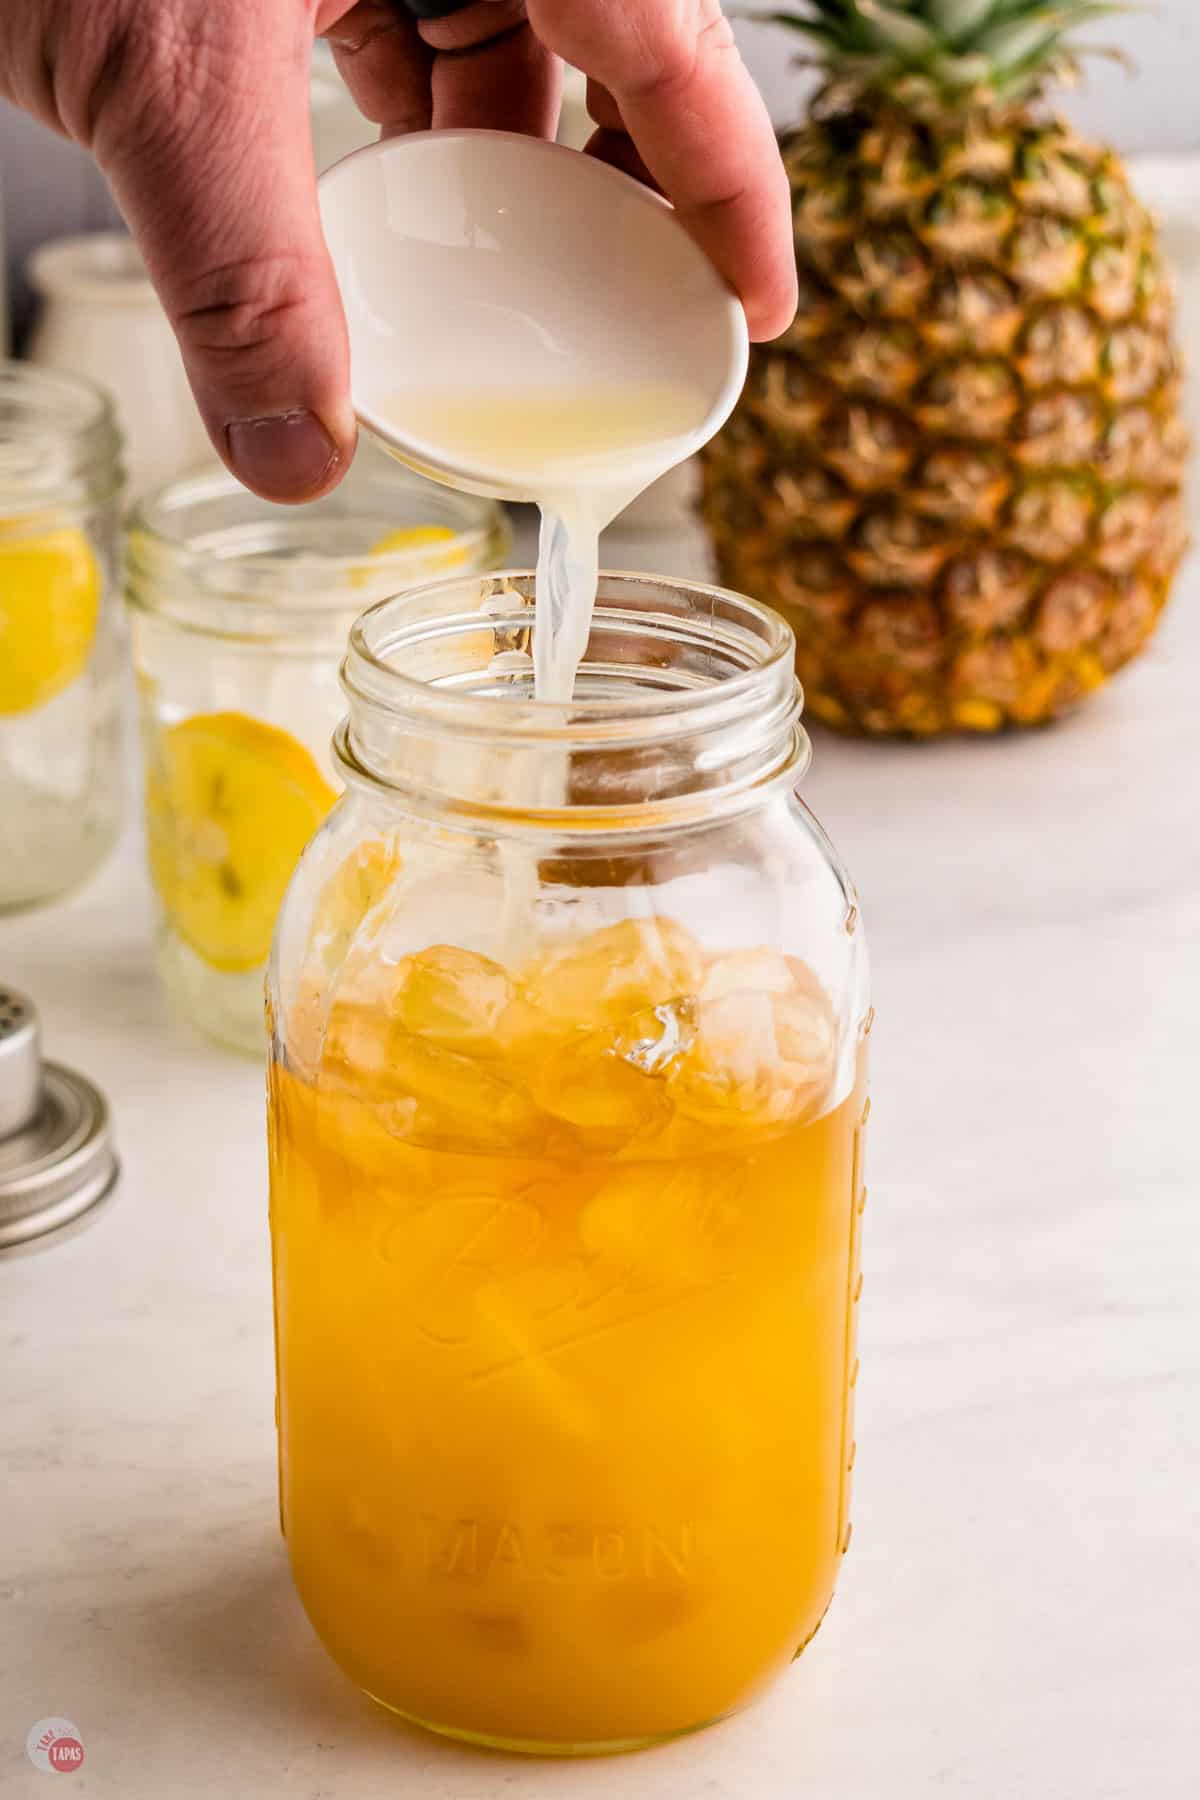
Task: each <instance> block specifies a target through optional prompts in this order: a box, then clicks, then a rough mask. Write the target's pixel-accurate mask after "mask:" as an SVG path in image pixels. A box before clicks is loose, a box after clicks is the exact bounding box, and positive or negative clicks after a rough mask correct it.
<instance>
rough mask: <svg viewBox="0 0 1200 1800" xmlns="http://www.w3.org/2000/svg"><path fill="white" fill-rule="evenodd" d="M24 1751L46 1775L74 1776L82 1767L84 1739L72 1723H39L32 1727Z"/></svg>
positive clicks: (63, 1720)
mask: <svg viewBox="0 0 1200 1800" xmlns="http://www.w3.org/2000/svg"><path fill="white" fill-rule="evenodd" d="M25 1750H26V1754H27V1755H28V1757H29V1760H30V1762H31V1763H32V1764H33V1766H34V1768H35V1769H41V1770H42V1772H43V1773H44V1774H47V1775H72V1774H74V1772H75V1770H76V1769H82V1767H83V1739H82V1737H81V1736H80V1734H79V1727H78V1726H77V1725H72V1723H71V1721H70V1719H39V1720H38V1721H37V1724H36V1725H31V1726H30V1727H29V1735H28V1737H27V1738H26V1739H25Z"/></svg>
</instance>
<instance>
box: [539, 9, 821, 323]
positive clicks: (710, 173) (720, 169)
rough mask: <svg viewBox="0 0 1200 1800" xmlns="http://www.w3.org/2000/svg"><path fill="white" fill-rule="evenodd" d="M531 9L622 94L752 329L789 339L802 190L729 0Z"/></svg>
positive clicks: (659, 177) (542, 27) (578, 61)
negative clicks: (784, 156) (794, 198)
mask: <svg viewBox="0 0 1200 1800" xmlns="http://www.w3.org/2000/svg"><path fill="white" fill-rule="evenodd" d="M528 9H529V17H530V20H531V22H532V24H533V26H534V29H535V30H536V31H537V32H538V34H539V36H541V37H542V38H543V39H544V41H545V42H546V43H548V44H549V45H550V46H551V48H552V49H554V50H557V51H558V53H559V55H560V56H563V57H565V58H566V59H567V61H568V62H572V63H574V64H575V65H576V66H577V67H578V68H581V69H582V70H583V71H584V73H585V74H587V75H588V76H590V77H591V78H592V80H593V81H595V82H597V83H598V84H599V85H600V86H602V87H604V88H607V90H608V92H609V93H610V94H611V95H612V98H613V100H614V101H615V103H616V106H617V108H618V110H619V113H620V117H621V122H622V124H623V126H624V129H625V130H626V131H627V132H628V134H629V136H630V137H631V138H632V140H633V143H634V145H635V147H636V149H637V151H638V154H639V155H640V157H641V159H642V161H643V163H644V164H645V166H646V168H647V170H648V171H649V173H650V175H651V176H652V177H653V178H654V180H655V181H656V182H657V183H658V185H659V186H660V187H661V188H662V190H663V192H664V193H665V194H666V196H667V198H668V199H669V200H670V201H672V203H673V204H674V206H675V208H676V211H677V212H678V213H679V215H680V218H681V219H682V220H683V222H684V224H685V225H686V226H687V228H688V230H689V231H690V232H691V233H692V236H693V237H694V238H695V239H696V240H697V242H698V243H700V244H701V245H702V246H703V248H704V249H705V250H706V251H707V252H708V255H709V256H710V257H711V258H712V260H713V262H714V263H715V264H716V265H717V267H718V269H720V271H721V273H722V274H723V275H724V276H725V278H726V280H727V281H728V282H729V283H730V285H731V286H732V287H733V288H734V289H735V290H736V292H737V293H738V295H739V296H740V297H741V301H742V304H743V306H744V307H745V309H746V318H747V321H748V323H749V326H750V335H751V336H752V337H754V338H770V337H775V336H777V335H778V333H779V332H781V331H783V330H784V329H785V328H786V327H787V325H788V324H790V322H791V319H792V316H793V314H794V313H795V310H796V256H795V248H794V244H793V239H792V218H791V196H790V193H789V189H788V180H787V175H786V174H785V172H784V168H783V163H782V161H781V159H780V155H779V148H778V145H777V144H776V141H775V133H774V130H773V128H772V125H771V121H770V118H769V116H768V114H767V109H766V106H765V105H764V103H763V99H762V96H761V95H760V93H759V91H758V89H757V88H756V87H755V85H754V82H753V81H752V80H751V78H750V74H749V71H748V70H747V68H746V66H745V64H744V63H743V62H742V59H741V56H740V55H739V53H738V49H737V45H736V44H735V42H734V38H733V32H732V30H731V28H730V25H729V22H728V20H727V19H726V18H725V17H724V15H723V14H722V12H721V8H720V5H719V3H718V0H682V3H677V4H675V5H672V6H663V5H662V4H661V0H622V3H621V4H614V0H528ZM602 123H607V121H602Z"/></svg>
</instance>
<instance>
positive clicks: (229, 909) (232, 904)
mask: <svg viewBox="0 0 1200 1800" xmlns="http://www.w3.org/2000/svg"><path fill="white" fill-rule="evenodd" d="M335 798H336V795H335V794H334V791H333V789H332V788H331V787H330V786H329V783H328V782H327V781H326V780H325V778H324V776H323V775H322V774H321V771H320V770H319V769H318V768H317V765H316V763H315V762H314V761H313V759H312V757H311V756H310V755H309V753H308V751H307V750H306V749H305V748H304V746H303V745H302V744H298V743H297V742H296V740H295V738H293V737H289V735H288V734H287V732H286V731H280V730H279V729H278V728H277V727H276V726H274V725H264V724H262V723H261V722H260V721H259V720H257V719H250V718H247V717H246V715H245V714H244V713H235V712H225V713H198V714H196V715H195V716H194V717H193V718H190V719H184V720H183V722H182V723H181V724H179V725H172V726H171V727H170V728H169V729H168V730H167V731H165V732H164V733H163V734H162V737H161V739H160V740H159V748H158V756H157V760H156V761H155V763H154V764H153V766H152V767H151V769H150V772H149V774H148V775H147V778H146V820H147V835H148V839H149V856H150V873H151V876H152V878H153V880H154V884H155V886H156V887H157V889H158V892H159V895H160V896H161V898H162V902H163V905H164V907H165V908H166V911H167V914H168V917H169V918H170V920H171V923H172V924H173V925H174V927H175V929H176V930H177V931H178V933H179V935H180V937H181V938H182V939H183V940H184V942H185V943H187V944H189V945H190V946H191V948H192V949H193V950H194V951H195V952H196V955H197V956H199V957H201V958H203V960H204V961H205V962H206V963H208V964H209V965H210V966H211V967H212V968H214V969H220V970H222V971H223V972H224V973H227V974H232V973H237V972H241V971H244V970H247V969H256V968H258V967H260V966H261V965H262V964H263V963H264V962H265V961H266V959H267V956H268V955H269V953H270V949H271V935H272V933H273V931H274V929H275V916H276V914H277V913H278V911H279V903H280V901H281V900H282V898H283V892H284V889H285V888H286V887H287V884H288V881H289V880H290V878H291V874H292V870H293V869H294V868H295V866H296V862H297V859H298V857H299V855H300V852H301V851H302V850H303V849H304V847H305V845H306V844H307V843H308V841H309V839H310V838H311V837H312V835H313V833H314V832H315V831H316V829H317V827H318V825H320V823H321V821H322V819H323V818H324V817H325V814H326V813H327V812H328V811H329V808H330V807H331V806H332V805H333V802H334V800H335Z"/></svg>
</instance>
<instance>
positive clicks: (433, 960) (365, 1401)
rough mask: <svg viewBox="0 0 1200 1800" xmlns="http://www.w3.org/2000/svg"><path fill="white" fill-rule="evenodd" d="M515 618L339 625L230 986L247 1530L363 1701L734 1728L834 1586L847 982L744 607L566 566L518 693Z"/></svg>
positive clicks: (532, 1724) (756, 618)
mask: <svg viewBox="0 0 1200 1800" xmlns="http://www.w3.org/2000/svg"><path fill="white" fill-rule="evenodd" d="M532 596H533V580H532V577H531V576H529V575H507V576H496V577H492V578H490V579H484V580H482V581H480V580H477V579H461V580H459V579H453V580H449V581H447V582H444V583H442V584H439V585H438V586H436V587H431V588H429V589H427V590H424V591H422V592H420V593H418V594H416V595H413V596H410V597H407V598H404V597H401V598H399V599H394V600H389V601H386V602H385V603H383V604H382V605H379V606H376V607H374V608H373V609H371V610H370V611H369V612H367V613H366V615H365V616H364V618H363V619H362V620H361V621H360V622H359V623H358V625H357V626H356V627H355V629H354V631H353V633H352V635H351V638H350V647H349V652H348V655H347V658H346V661H345V665H344V673H343V682H344V686H345V690H346V694H347V696H348V699H349V708H350V711H349V718H348V720H347V721H346V722H345V723H344V724H343V725H342V726H341V728H340V730H339V732H338V735H337V739H336V746H335V757H336V761H337V766H338V770H339V773H340V775H341V777H342V779H343V781H344V782H345V784H346V791H345V793H344V795H343V797H342V798H341V800H340V801H339V802H338V804H337V806H336V807H335V808H334V809H333V811H332V813H331V814H330V815H329V817H328V818H327V820H326V821H325V824H324V825H323V827H322V829H321V831H320V832H319V833H318V835H317V837H316V838H315V840H314V841H313V843H312V844H311V845H310V846H309V848H308V850H307V851H306V853H305V855H304V857H303V859H302V860H301V862H300V865H299V868H298V869H297V872H296V874H295V876H294V878H293V880H292V883H291V886H290V888H289V892H288V896H287V899H286V901H285V903H284V907H283V910H282V912H281V915H280V921H279V927H278V930H277V933H276V939H275V948H274V953H273V957H272V962H271V970H270V976H269V982H268V994H269V1001H268V1009H269V1018H270V1023H271V1068H270V1078H269V1095H270V1098H269V1115H270V1117H269V1137H270V1156H271V1227H272V1239H273V1252H274V1274H275V1316H276V1334H277V1335H276V1343H277V1367H278V1383H279V1386H278V1421H279V1452H280V1487H281V1516H282V1521H283V1527H284V1532H285V1535H286V1539H287V1544H288V1549H289V1554H290V1558H291V1565H292V1571H293V1575H294V1578H295V1581H296V1585H297V1587H298V1589H299V1592H300V1595H301V1598H302V1599H303V1602H304V1605H305V1607H306V1608H307V1610H308V1614H309V1617H310V1619H311V1621H312V1623H313V1625H314V1626H315V1628H316V1630H317V1632H318V1634H319V1635H320V1637H321V1638H322V1640H323V1641H324V1643H325V1645H326V1647H327V1648H328V1650H329V1651H330V1652H331V1653H332V1655H333V1656H334V1657H335V1658H336V1660H337V1661H338V1662H339V1663H340V1664H341V1666H342V1668H343V1669H344V1670H345V1671H346V1673H347V1674H348V1675H349V1676H350V1677H351V1678H352V1679H353V1680H354V1681H355V1682H357V1683H358V1684H359V1686H360V1687H362V1688H363V1689H365V1691H366V1692H367V1693H368V1694H370V1695H371V1696H373V1697H374V1698H375V1699H376V1700H378V1701H380V1702H381V1703H382V1704H384V1705H385V1706H387V1707H390V1708H392V1709H393V1710H394V1711H396V1712H398V1713H401V1714H403V1715H404V1716H405V1717H407V1718H409V1719H411V1720H413V1721H416V1722H418V1723H420V1724H422V1725H425V1726H427V1727H431V1728H433V1729H435V1730H437V1731H441V1732H446V1733H450V1734H452V1735H456V1736H459V1737H464V1738H468V1739H472V1740H475V1741H478V1742H483V1743H487V1744H490V1745H494V1746H501V1747H506V1748H511V1749H520V1750H526V1751H537V1752H547V1753H562V1752H584V1751H607V1750H615V1749H619V1748H629V1747H634V1746H637V1745H641V1744H646V1743H651V1742H653V1741H655V1740H658V1739H662V1738H666V1737H670V1736H672V1735H673V1734H675V1733H678V1732H682V1731H687V1730H690V1729H692V1728H694V1727H696V1726H700V1725H703V1724H705V1723H707V1722H709V1721H711V1720H714V1719H717V1718H719V1717H721V1716H722V1715H724V1714H726V1713H728V1712H730V1711H731V1710H733V1709H735V1708H738V1707H740V1706H742V1705H744V1704H745V1703H746V1702H747V1701H748V1700H750V1699H751V1698H752V1697H753V1696H754V1695H756V1694H757V1693H758V1692H759V1691H760V1690H761V1689H762V1688H763V1686H764V1685H765V1684H766V1683H767V1682H769V1681H770V1680H771V1679H772V1677H774V1676H775V1675H777V1674H778V1673H779V1672H780V1670H782V1669H783V1668H784V1667H785V1666H786V1665H787V1663H788V1662H789V1661H790V1660H791V1658H792V1657H794V1656H795V1655H796V1653H797V1652H798V1651H799V1650H800V1649H801V1648H802V1647H803V1646H804V1645H805V1644H806V1643H807V1642H808V1640H809V1639H810V1638H811V1636H812V1635H813V1633H814V1632H815V1631H816V1629H817V1626H818V1624H819V1623H820V1620H821V1618H822V1616H823V1614H824V1612H825V1609H826V1607H827V1606H828V1604H829V1600H830V1597H831V1595H832V1592H833V1587H834V1581H835V1578H836V1575H837V1570H838V1565H839V1561H840V1558H841V1555H842V1552H843V1550H844V1549H845V1547H846V1543H847V1540H848V1535H849V1522H848V1505H849V1483H850V1468H851V1465H852V1463H853V1460H854V1428H853V1395H854V1386H855V1381H856V1377H857V1366H858V1365H857V1361H856V1351H855V1339H856V1313H857V1306H858V1293H859V1261H858V1258H859V1217H860V1213H861V1209H862V1204H863V1195H864V1189H863V1182H862V1139H863V1126H864V1122H865V1120H866V1115H867V1102H866V1093H865V1081H866V1075H865V1041H866V1035H867V1031H868V1029H869V1013H868V1000H867V964H866V953H865V949H864V943H863V930H862V925H861V922H860V917H859V910H858V906H857V903H856V900H855V897H854V892H853V889H852V887H851V885H850V881H849V878H848V876H847V875H846V873H845V871H844V870H843V868H842V866H841V864H840V863H839V862H838V860H837V858H836V856H835V854H834V852H833V851H832V849H831V848H830V845H829V842H828V840H827V839H826V837H825V836H824V834H823V833H822V831H821V829H820V827H819V826H818V825H817V823H816V821H815V820H814V819H813V817H812V815H811V814H810V813H809V812H808V810H807V809H806V807H805V806H804V804H803V802H802V801H801V800H800V798H799V796H798V793H797V786H798V783H799V781H800V779H801V777H802V775H803V773H804V770H805V767H806V765H807V761H808V754H809V746H808V741H807V738H806V737H805V734H804V732H803V730H802V729H801V726H800V723H799V713H800V694H799V690H798V688H797V686H796V682H795V679H794V675H793V672H792V638H791V633H790V631H789V630H788V629H787V627H786V626H785V625H784V624H783V623H782V621H780V620H779V619H778V618H776V617H775V616H773V615H772V614H770V613H768V612H766V611H765V610H764V609H762V608H761V607H758V606H756V605H754V604H752V603H751V602H750V601H748V600H745V599H742V598H740V597H739V596H738V595H736V594H731V593H726V592H721V591H719V590H717V589H713V588H702V587H695V586H689V585H686V584H684V583H680V582H674V581H665V580H664V581H659V580H652V579H649V578H642V577H635V576H613V575H608V576H602V577H601V584H600V597H599V603H598V606H597V611H596V615H595V620H594V623H593V628H592V632H591V638H590V643H589V646H588V652H587V658H586V661H585V664H584V666H583V669H582V671H581V674H580V678H579V683H578V687H577V691H576V698H575V700H574V701H573V702H572V703H571V704H570V705H565V706H559V705H547V704H539V703H537V702H535V701H534V700H533V697H532V684H531V673H530V657H529V648H530V642H531V635H532V626H533V607H532Z"/></svg>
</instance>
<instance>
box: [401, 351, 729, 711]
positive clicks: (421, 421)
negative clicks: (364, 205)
mask: <svg viewBox="0 0 1200 1800" xmlns="http://www.w3.org/2000/svg"><path fill="white" fill-rule="evenodd" d="M707 411H708V402H707V400H706V397H705V396H704V395H703V394H701V393H699V392H696V391H694V390H693V389H691V388H689V387H687V386H685V385H683V384H682V383H677V382H636V383H635V382H630V383H620V382H610V383H606V384H604V385H603V386H601V385H599V384H595V385H591V384H588V385H575V386H564V387H561V388H547V389H543V390H540V391H539V390H532V391H531V390H529V389H528V388H513V389H511V390H507V389H504V388H496V389H493V390H490V391H484V392H479V391H471V392H467V391H462V390H449V391H445V390H443V391H438V390H428V391H426V392H416V393H407V394H405V395H404V396H403V399H402V401H397V403H396V405H395V414H396V417H397V419H398V420H400V419H402V420H403V424H404V427H405V431H406V433H407V434H409V435H411V436H412V437H413V438H416V439H418V440H424V441H425V442H427V443H430V444H436V445H437V447H438V450H439V452H440V454H441V456H442V458H443V459H444V460H445V461H446V462H448V463H450V464H452V465H453V466H457V467H459V468H461V469H463V470H464V471H465V470H473V469H479V470H484V469H497V470H503V471H504V474H505V477H506V479H507V481H508V483H509V486H510V488H511V489H512V490H515V491H519V492H520V493H521V494H522V496H523V497H524V498H526V499H529V500H531V501H532V502H533V503H534V504H535V505H536V507H537V508H538V511H539V513H540V515H541V531H540V534H539V544H538V563H537V579H536V595H537V598H536V612H535V631H534V658H533V660H534V693H535V696H536V698H537V699H538V700H546V701H550V702H553V703H557V704H559V705H562V704H564V703H566V702H569V701H570V700H571V698H572V696H573V694H574V691H575V679H576V675H577V673H578V669H579V665H580V663H581V661H582V660H583V656H584V653H585V651H586V649H587V641H588V633H589V629H590V626H591V617H592V609H593V607H594V605H595V601H596V583H597V579H598V574H599V556H600V552H599V538H600V533H601V532H602V531H603V530H604V528H605V526H606V525H609V524H611V523H612V521H613V519H615V518H616V516H617V514H618V513H620V512H623V511H624V509H625V508H626V507H627V506H628V505H630V503H631V502H632V501H634V500H636V499H637V497H638V495H639V494H641V493H643V492H644V491H645V489H646V488H648V487H649V486H650V484H651V483H652V482H654V481H656V480H657V479H658V478H659V476H660V475H665V474H666V473H667V471H668V470H669V469H673V468H674V467H675V466H676V464H678V463H680V462H682V461H683V459H684V457H685V456H687V455H688V454H689V453H690V451H691V450H692V449H693V448H694V444H695V433H696V431H697V428H698V426H699V425H700V424H701V422H702V421H703V419H704V417H705V415H706V413H707ZM445 479H450V477H445Z"/></svg>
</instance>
